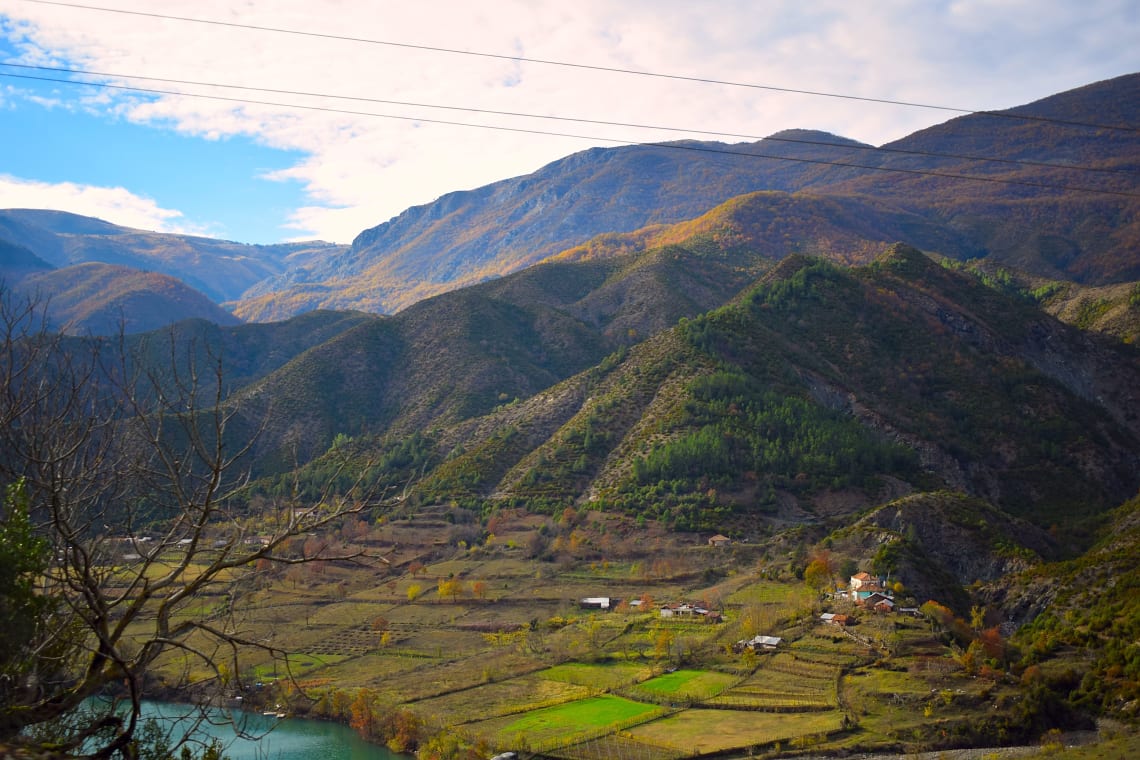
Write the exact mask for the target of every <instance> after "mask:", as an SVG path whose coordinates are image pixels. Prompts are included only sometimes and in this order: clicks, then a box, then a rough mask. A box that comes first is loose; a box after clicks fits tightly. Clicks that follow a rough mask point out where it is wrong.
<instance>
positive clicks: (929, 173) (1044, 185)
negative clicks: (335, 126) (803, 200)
mask: <svg viewBox="0 0 1140 760" xmlns="http://www.w3.org/2000/svg"><path fill="white" fill-rule="evenodd" d="M0 77H8V78H11V79H26V80H33V81H41V82H56V83H59V84H70V85H78V86H82V87H98V88H105V89H113V90H123V91H128V92H142V93H148V94H155V95H175V96H181V97H190V98H200V99H205V100H217V101H222V102H227V103H241V104H245V105H261V106H271V107H274V108H295V109H300V110H305V111H318V112H323V113H336V114H347V115H351V116H366V117H373V118H381V119H394V120H399V121H413V122H419V123H424V124H440V125H446V126H457V127H468V128H474V129H488V130H492V131H500V132H513V133H519V134H532V135H545V136H550V137H565V138H572V139H576V140H589V141H592V142H608V143H613V144H617V145H634V146H641V147H652V148H662V149H669V150H687V151H694V152H699V153H709V154H716V155H722V156H733V157H739V158H760V159H769V160H773V161H789V162H793V163H806V164H816V165H820V166H835V167H843V168H847V169H866V170H869V171H881V172H890V173H895V174H910V175H917V176H925V177H939V178H943V179H959V180H971V181H974V182H987V183H991V184H1000V185H1015V186H1022V187H1033V188H1038V189H1046V190H1061V191H1065V192H1084V193H1097V194H1103V195H1113V196H1119V197H1124V198H1140V193H1133V192H1127V191H1122V190H1106V189H1102V188H1093V187H1081V186H1077V185H1064V184H1054V183H1048V182H1035V181H1031V180H1016V179H1008V178H999V177H982V176H977V175H968V174H953V173H949V172H938V171H933V170H925V169H904V168H899V167H886V166H874V165H867V164H856V163H849V162H846V161H828V160H824V159H816V158H804V157H802V156H777V155H772V154H767V153H755V152H748V151H734V150H722V149H718V148H711V147H708V146H703V145H691V144H690V145H686V144H684V143H677V142H670V143H645V142H636V141H631V140H620V139H617V138H611V137H599V136H595V135H579V134H572V133H567V132H553V131H549V130H541V129H525V128H521V127H506V126H501V125H494V124H473V123H471V122H461V121H450V120H446V119H430V118H423V117H418V116H399V115H395V114H383V113H375V112H372V111H353V110H349V109H343V108H332V107H329V106H314V105H302V104H299V103H280V102H274V101H265V100H253V99H249V98H232V97H227V96H224V95H207V94H204V93H192V92H180V91H177V90H161V89H157V88H148V87H134V86H130V85H120V84H110V83H106V82H80V81H75V80H73V79H56V78H52V77H44V76H35V75H31V74H11V73H6V72H0ZM824 144H825V145H831V143H824Z"/></svg>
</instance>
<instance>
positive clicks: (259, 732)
mask: <svg viewBox="0 0 1140 760" xmlns="http://www.w3.org/2000/svg"><path fill="white" fill-rule="evenodd" d="M141 714H142V717H143V718H144V719H145V718H152V717H153V718H158V719H159V720H160V721H161V722H162V725H163V728H165V729H167V730H168V732H169V734H170V736H171V738H172V739H174V740H178V739H179V738H180V737H181V736H183V735H184V734H185V733H186V731H187V730H188V729H190V728H193V726H194V719H195V718H196V717H197V716H198V715H199V713H198V712H197V709H196V708H194V707H190V706H186V705H177V704H168V703H160V702H144V703H143V705H142V713H141ZM210 714H211V716H212V718H213V720H212V722H203V723H202V724H201V725H200V726H199V728H198V733H197V734H195V736H196V737H198V738H199V739H202V740H207V739H206V737H213V738H217V739H220V740H221V741H222V743H223V745H225V751H224V754H225V756H226V757H228V758H229V759H230V760H311V759H312V758H319V760H408V757H407V756H406V755H397V754H395V753H393V752H389V751H388V750H387V749H386V748H385V747H380V746H377V745H375V744H369V743H368V742H365V741H364V740H362V739H361V738H360V737H359V736H357V735H356V732H355V731H353V730H352V729H351V728H349V727H348V726H342V725H340V724H338V723H328V722H325V721H319V720H302V719H300V718H282V719H280V720H278V719H277V718H275V717H273V716H265V715H257V714H253V713H245V712H240V711H236V710H235V711H233V713H232V715H233V720H234V721H236V722H237V724H238V726H239V727H240V728H241V731H242V732H243V733H244V734H246V735H247V736H240V735H239V734H238V732H237V731H235V728H234V725H233V723H232V722H230V721H229V720H228V718H229V715H230V714H231V713H230V712H229V711H225V710H216V711H213V712H212V713H210ZM187 716H190V717H187ZM250 737H252V738H250Z"/></svg>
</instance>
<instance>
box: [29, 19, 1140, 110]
mask: <svg viewBox="0 0 1140 760" xmlns="http://www.w3.org/2000/svg"><path fill="white" fill-rule="evenodd" d="M23 2H26V3H34V4H36V5H54V6H60V7H64V8H76V9H80V10H88V11H98V12H101V13H118V14H122V15H127V16H142V17H146V18H156V19H163V20H167V21H183V22H186V23H192V24H206V25H209V26H221V27H229V28H232V29H247V30H251V31H258V32H272V33H275V34H291V35H296V36H300V37H313V38H317V39H326V40H337V41H340V42H355V43H361V44H366V45H382V46H385V47H395V48H404V49H408V50H422V51H427V52H432V53H447V54H450V55H465V56H473V57H477V58H488V59H492V60H501V61H514V62H517V63H533V64H539V65H543V66H560V67H563V68H571V69H579V70H585V71H599V72H606V73H610V74H625V75H629V76H640V77H650V78H653V79H669V80H673V81H679V82H694V83H698V84H715V85H721V86H724V87H741V88H746V89H753V90H767V91H769V92H780V93H788V94H796V95H810V96H812V97H820V98H836V99H840V100H853V101H859V102H863V103H878V104H881V105H892V106H904V107H906V108H924V109H928V110H934V111H946V112H950V113H957V114H964V115H984V116H994V117H998V118H1003V119H1016V120H1019V121H1034V122H1044V123H1048V124H1058V125H1064V126H1070V127H1083V128H1093V129H1109V130H1118V131H1124V132H1140V127H1133V126H1128V125H1120V124H1098V123H1094V122H1084V121H1073V120H1067V119H1050V118H1047V117H1044V116H1032V115H1028V114H1015V113H1010V112H1009V111H979V110H975V109H970V108H957V107H953V106H943V105H935V104H931V103H918V102H914V101H906V100H891V99H887V98H872V97H865V96H860V95H849V94H844V93H836V92H822V91H818V90H804V89H798V88H794V87H779V86H776V85H766V84H755V83H749V82H733V81H728V80H722V79H711V78H707V77H696V76H686V75H683V74H667V73H662V72H654V71H641V70H638V69H625V68H619V67H614V66H599V65H594V64H586V63H575V62H572V61H557V60H551V59H544V58H527V57H525V56H519V55H506V54H502V53H488V52H481V51H473V50H460V49H458V48H447V47H438V46H434V45H421V44H414V43H409V42H396V41H393V40H378V39H370V38H366V37H351V36H348V35H339V34H329V33H324V32H312V31H305V30H300V29H286V28H282V27H273V26H262V25H258V24H243V23H238V22H236V21H221V20H218V19H204V18H194V17H191V16H176V15H172V14H165V13H154V12H149V11H135V10H126V9H123V8H107V7H103V6H98V5H86V4H82V3H69V2H62V0H23Z"/></svg>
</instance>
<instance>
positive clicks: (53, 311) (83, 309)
mask: <svg viewBox="0 0 1140 760" xmlns="http://www.w3.org/2000/svg"><path fill="white" fill-rule="evenodd" d="M15 289H16V291H17V292H20V293H25V294H27V295H28V296H29V297H34V298H39V299H42V300H43V301H44V303H46V305H47V307H48V315H49V317H50V319H51V321H52V323H53V324H54V325H56V326H57V328H58V329H60V330H62V331H64V332H67V333H70V334H73V335H81V334H82V335H86V334H90V335H114V334H116V333H117V332H118V331H119V330H120V329H122V330H123V331H124V332H126V333H141V332H148V331H151V330H157V329H160V328H163V327H166V326H168V325H170V324H172V323H174V322H177V321H180V320H183V319H192V318H198V319H206V320H209V321H211V322H214V323H217V324H219V325H230V324H237V323H238V321H239V320H238V319H237V318H236V317H234V316H233V315H232V314H230V313H229V312H228V311H226V310H225V309H223V308H221V307H220V306H218V305H217V304H215V303H214V302H213V301H211V300H210V299H209V298H207V297H206V296H204V295H202V294H201V293H199V292H198V291H196V290H194V289H193V288H190V287H187V286H186V285H185V284H184V283H183V282H182V281H180V280H178V279H175V278H174V277H170V276H168V275H164V274H158V273H155V272H140V271H138V270H136V269H129V268H127V267H121V266H114V265H111V264H99V263H95V262H91V263H87V264H78V265H76V266H70V267H65V268H63V269H52V270H50V271H46V272H41V273H37V274H31V275H28V276H27V277H24V278H23V279H21V280H20V281H19V282H18V284H17V285H16V286H15Z"/></svg>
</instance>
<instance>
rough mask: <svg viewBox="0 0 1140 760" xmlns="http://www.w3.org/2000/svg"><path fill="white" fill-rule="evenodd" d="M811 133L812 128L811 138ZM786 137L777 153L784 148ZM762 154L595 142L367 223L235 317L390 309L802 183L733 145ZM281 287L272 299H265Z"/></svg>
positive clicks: (819, 137)
mask: <svg viewBox="0 0 1140 760" xmlns="http://www.w3.org/2000/svg"><path fill="white" fill-rule="evenodd" d="M805 134H806V133H805ZM810 134H811V136H812V137H813V138H814V140H815V141H817V142H819V143H821V145H810V146H806V147H805V146H797V150H796V152H797V153H798V154H799V155H802V156H805V157H818V158H821V159H822V158H827V157H833V158H834V157H836V156H838V155H842V151H841V150H840V149H838V148H833V147H831V145H832V144H842V145H848V144H855V143H853V142H852V141H849V140H844V139H842V138H838V137H835V136H833V135H828V134H825V133H810ZM785 145H786V144H784V143H780V144H777V145H776V146H775V147H772V148H771V150H770V152H771V153H773V154H775V153H781V152H787V151H786V150H785ZM730 149H731V150H734V151H741V152H745V153H748V152H753V151H756V152H765V150H767V149H768V146H766V145H765V143H763V142H761V143H756V144H754V145H748V144H744V145H739V146H731V147H730V146H727V145H724V144H722V143H709V142H680V143H669V144H664V145H638V146H631V147H623V148H592V149H590V150H587V151H584V152H582V153H576V154H574V155H571V156H568V157H566V158H563V159H560V160H558V161H555V162H554V163H551V164H549V165H547V166H545V167H543V168H541V169H539V170H538V171H536V172H534V173H533V174H529V175H526V176H524V177H516V178H513V179H508V180H503V181H501V182H496V183H494V184H491V185H487V186H485V187H481V188H478V189H476V190H470V191H464V192H457V193H449V194H448V195H445V196H443V197H441V198H439V199H438V200H436V201H434V202H432V203H429V204H426V205H423V206H416V207H414V208H410V209H408V210H407V211H405V212H403V213H402V214H400V215H399V216H397V217H396V218H394V219H392V220H390V221H388V222H385V223H384V224H381V225H379V226H377V227H374V228H372V229H369V230H365V231H364V232H362V233H361V234H360V235H359V236H357V238H356V240H354V241H353V244H352V248H351V250H347V251H344V252H343V253H340V254H338V255H336V256H330V257H325V258H324V259H322V260H321V261H320V262H317V263H315V264H314V266H312V267H309V268H307V269H306V271H305V272H304V273H303V275H304V277H305V278H307V279H301V278H300V276H299V273H297V272H290V274H289V276H288V277H289V279H288V281H287V282H286V281H285V278H278V279H276V280H269V281H267V282H265V283H263V284H262V285H260V286H258V287H257V288H254V289H253V290H252V291H251V292H250V298H251V299H252V300H250V301H249V302H243V303H242V304H240V305H239V306H238V307H237V309H236V313H237V314H239V315H240V316H242V317H243V318H245V319H250V320H261V319H266V318H275V317H278V316H280V315H281V314H282V313H283V312H282V309H283V308H284V309H290V310H292V312H295V311H296V310H302V309H306V308H313V307H314V306H326V307H330V308H345V307H349V308H359V309H364V310H366V311H379V312H393V311H397V310H399V309H400V308H403V307H406V306H408V305H410V304H412V303H414V302H415V301H417V300H420V299H423V298H425V297H428V296H431V295H434V294H436V293H440V292H443V291H445V290H451V289H454V288H456V287H459V286H462V285H467V284H472V283H476V282H480V281H482V280H486V279H489V278H492V277H498V276H501V275H504V274H508V273H510V272H514V271H518V270H519V269H522V268H524V267H527V266H530V265H531V264H534V263H536V262H538V261H541V260H542V259H544V258H546V257H547V256H550V255H553V254H556V253H558V252H560V251H562V250H564V249H566V248H569V247H572V246H574V245H577V244H579V243H581V242H583V241H585V240H588V239H589V238H591V237H593V236H595V235H598V234H602V233H608V232H627V231H631V230H635V229H638V228H641V227H644V226H646V225H649V224H658V223H670V222H677V221H681V220H684V219H689V218H692V217H694V216H698V215H700V214H702V213H704V212H705V211H707V210H708V209H710V208H712V207H713V206H715V205H717V204H719V203H722V202H723V201H726V200H728V199H729V198H732V197H733V196H736V195H740V194H742V193H747V192H751V191H754V190H760V189H774V190H789V189H796V187H797V179H798V172H797V171H796V165H795V164H789V163H787V162H784V161H771V160H766V159H762V158H757V159H746V160H741V159H740V157H739V156H725V155H724V152H725V151H727V150H730ZM270 293H273V294H275V295H274V298H273V304H272V306H269V305H267V304H265V303H264V302H263V301H262V300H261V299H258V298H257V296H259V295H268V294H270Z"/></svg>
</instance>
